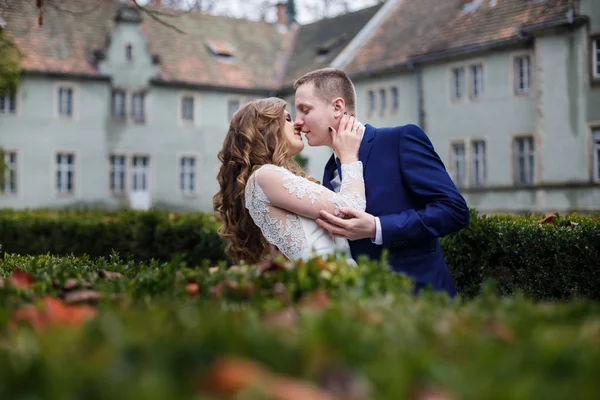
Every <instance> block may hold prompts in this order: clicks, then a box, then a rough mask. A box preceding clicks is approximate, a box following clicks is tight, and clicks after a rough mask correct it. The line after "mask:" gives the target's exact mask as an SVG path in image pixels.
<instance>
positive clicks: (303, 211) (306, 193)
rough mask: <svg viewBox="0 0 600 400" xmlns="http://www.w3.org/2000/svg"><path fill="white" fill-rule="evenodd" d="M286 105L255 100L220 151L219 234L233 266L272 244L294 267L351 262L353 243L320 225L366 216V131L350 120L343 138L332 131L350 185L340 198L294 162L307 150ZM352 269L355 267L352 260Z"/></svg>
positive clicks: (264, 253) (253, 258)
mask: <svg viewBox="0 0 600 400" xmlns="http://www.w3.org/2000/svg"><path fill="white" fill-rule="evenodd" d="M285 109H286V102H285V101H284V100H282V99H278V98H267V99H260V100H255V101H252V102H250V103H248V104H246V105H245V106H244V107H242V108H241V109H240V110H239V111H237V112H236V114H235V115H234V116H233V118H232V120H231V123H230V126H229V131H228V132H227V135H226V137H225V140H224V142H223V148H222V149H221V151H220V152H219V155H218V157H219V161H220V162H221V167H220V170H219V173H218V176H217V179H218V182H219V187H220V190H219V191H218V192H217V194H215V196H214V197H213V205H214V208H215V210H216V211H218V212H219V213H220V215H221V217H222V219H223V224H222V226H221V227H220V228H219V235H220V236H221V237H222V238H223V239H224V241H225V243H226V247H225V251H226V254H227V256H228V257H229V258H230V259H231V260H232V261H233V262H240V261H244V262H246V263H257V262H259V261H261V260H262V259H263V258H264V257H265V256H267V255H268V254H269V253H270V249H271V245H273V246H275V247H277V248H278V249H279V251H280V252H281V253H282V254H283V255H284V256H285V257H287V258H288V259H289V260H290V261H296V260H307V259H309V258H311V257H313V256H315V255H316V256H320V257H327V256H329V255H334V256H340V255H341V256H343V257H346V258H347V259H351V255H350V248H349V245H348V242H347V240H346V239H344V238H338V237H334V236H333V235H331V234H330V233H329V232H328V231H327V230H325V229H323V228H321V227H320V226H319V225H318V224H317V223H316V222H315V219H316V218H318V217H319V212H320V211H321V210H325V211H328V212H330V213H332V214H334V215H337V216H342V217H343V215H342V214H341V213H340V211H339V209H340V208H341V207H348V208H353V209H358V210H362V211H364V210H365V207H366V200H365V186H364V180H363V168H362V163H361V162H360V161H359V160H358V149H359V146H360V142H361V139H362V133H363V129H364V127H363V126H362V125H360V124H359V123H358V122H357V121H356V120H355V118H354V117H350V116H347V115H344V116H342V118H341V120H340V125H339V128H338V129H339V131H336V130H335V129H333V128H330V131H331V135H332V140H333V146H332V147H333V150H334V152H335V154H336V156H337V157H339V159H340V162H341V170H342V171H341V172H342V173H341V177H342V184H341V188H340V191H339V193H335V192H332V191H331V190H329V189H327V188H326V187H324V186H322V185H320V184H319V182H317V181H316V180H315V179H313V178H311V177H309V176H307V175H306V174H305V173H304V172H303V171H302V169H301V168H300V166H299V165H298V164H297V163H296V162H295V161H294V160H293V158H292V157H293V156H294V155H295V154H298V153H300V151H302V149H303V148H304V143H303V141H302V136H301V133H300V131H298V130H295V129H294V123H293V121H292V118H291V116H290V114H289V113H288V112H287V111H286V110H285ZM351 262H352V261H351Z"/></svg>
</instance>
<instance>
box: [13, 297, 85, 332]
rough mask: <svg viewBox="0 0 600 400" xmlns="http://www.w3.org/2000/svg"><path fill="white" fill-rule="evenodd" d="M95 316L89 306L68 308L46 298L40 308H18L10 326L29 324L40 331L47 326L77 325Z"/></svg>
mask: <svg viewBox="0 0 600 400" xmlns="http://www.w3.org/2000/svg"><path fill="white" fill-rule="evenodd" d="M95 315H96V309H94V308H92V307H89V306H69V305H66V304H64V303H63V302H62V301H60V300H59V299H55V298H53V297H49V296H46V297H44V298H42V306H41V307H38V306H34V305H26V306H23V307H21V308H18V309H17V310H16V311H15V312H14V313H13V315H12V318H11V321H10V326H11V327H12V328H13V329H14V328H15V327H16V325H17V323H18V322H20V321H24V322H27V323H29V324H30V325H31V326H32V327H33V328H34V329H35V330H36V331H42V330H44V329H45V328H47V327H48V326H49V325H56V324H58V325H70V326H76V325H79V324H81V323H83V322H85V321H86V320H88V319H89V318H92V317H94V316H95Z"/></svg>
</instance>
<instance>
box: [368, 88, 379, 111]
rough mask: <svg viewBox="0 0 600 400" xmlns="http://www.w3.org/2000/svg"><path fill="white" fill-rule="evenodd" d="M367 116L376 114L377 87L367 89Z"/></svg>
mask: <svg viewBox="0 0 600 400" xmlns="http://www.w3.org/2000/svg"><path fill="white" fill-rule="evenodd" d="M366 99H367V116H369V117H371V116H373V115H374V114H375V110H376V109H377V95H376V94H375V89H367V96H366Z"/></svg>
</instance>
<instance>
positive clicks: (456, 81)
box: [451, 67, 465, 100]
mask: <svg viewBox="0 0 600 400" xmlns="http://www.w3.org/2000/svg"><path fill="white" fill-rule="evenodd" d="M451 93H452V100H462V98H463V97H464V95H465V68H464V67H457V68H453V69H452V92H451Z"/></svg>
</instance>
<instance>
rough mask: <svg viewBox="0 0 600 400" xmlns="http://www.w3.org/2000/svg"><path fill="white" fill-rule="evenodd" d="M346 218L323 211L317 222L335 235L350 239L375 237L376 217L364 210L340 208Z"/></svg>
mask: <svg viewBox="0 0 600 400" xmlns="http://www.w3.org/2000/svg"><path fill="white" fill-rule="evenodd" d="M340 212H341V213H342V214H344V218H340V217H336V216H335V215H333V214H330V213H328V212H327V211H324V210H323V211H321V213H320V214H321V218H317V224H319V225H320V226H321V227H323V228H325V229H327V230H328V231H329V232H331V233H332V234H333V235H335V236H340V237H344V238H346V239H348V240H359V239H374V238H375V234H376V223H375V217H374V216H372V215H371V214H369V213H366V212H364V211H359V210H354V209H352V208H344V207H342V208H340Z"/></svg>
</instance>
